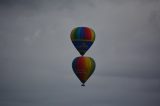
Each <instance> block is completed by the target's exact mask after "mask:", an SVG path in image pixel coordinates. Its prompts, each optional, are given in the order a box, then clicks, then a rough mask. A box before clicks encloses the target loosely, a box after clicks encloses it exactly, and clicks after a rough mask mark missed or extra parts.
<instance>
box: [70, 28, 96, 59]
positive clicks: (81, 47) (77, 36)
mask: <svg viewBox="0 0 160 106" xmlns="http://www.w3.org/2000/svg"><path fill="white" fill-rule="evenodd" d="M70 37H71V41H72V43H73V45H74V46H75V48H76V49H77V50H78V52H79V53H80V54H81V55H82V56H83V55H84V54H85V53H86V51H87V50H88V49H89V48H90V47H91V45H92V44H93V42H94V40H95V32H94V30H93V29H91V28H88V27H76V28H74V29H73V30H72V31H71V35H70Z"/></svg>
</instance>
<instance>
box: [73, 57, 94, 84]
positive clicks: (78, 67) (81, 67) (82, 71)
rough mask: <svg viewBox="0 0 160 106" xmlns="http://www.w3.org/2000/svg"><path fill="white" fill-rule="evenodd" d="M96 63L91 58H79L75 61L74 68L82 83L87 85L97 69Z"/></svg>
mask: <svg viewBox="0 0 160 106" xmlns="http://www.w3.org/2000/svg"><path fill="white" fill-rule="evenodd" d="M95 65H96V64H95V61H94V60H93V59H92V58H91V57H84V56H81V57H77V58H75V59H74V60H73V63H72V68H73V70H74V73H75V74H76V76H77V77H78V78H79V80H80V81H81V82H82V83H85V82H86V81H87V80H88V78H89V77H90V76H91V75H92V73H93V72H94V69H95Z"/></svg>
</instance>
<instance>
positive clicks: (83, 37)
mask: <svg viewBox="0 0 160 106" xmlns="http://www.w3.org/2000/svg"><path fill="white" fill-rule="evenodd" d="M71 40H72V41H77V40H78V41H94V40H95V32H94V30H93V29H91V28H88V27H77V28H74V29H73V30H72V32H71Z"/></svg>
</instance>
